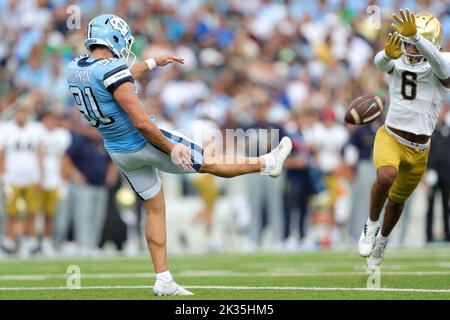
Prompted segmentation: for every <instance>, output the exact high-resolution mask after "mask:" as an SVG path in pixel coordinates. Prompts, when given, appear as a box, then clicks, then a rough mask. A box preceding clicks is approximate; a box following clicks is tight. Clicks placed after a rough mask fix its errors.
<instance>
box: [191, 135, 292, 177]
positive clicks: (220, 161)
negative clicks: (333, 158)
mask: <svg viewBox="0 0 450 320" xmlns="http://www.w3.org/2000/svg"><path fill="white" fill-rule="evenodd" d="M291 150H292V141H291V139H290V138H288V137H284V138H282V139H281V141H280V143H279V144H278V146H277V147H276V148H275V149H273V150H272V151H271V152H270V153H268V154H265V155H263V156H260V157H257V158H247V157H240V156H214V157H209V155H208V154H207V153H205V159H204V161H203V163H202V166H201V168H200V172H201V173H211V174H213V175H216V176H219V177H223V178H232V177H236V176H239V175H242V174H248V173H254V172H261V171H262V172H264V173H265V174H268V175H270V176H271V177H273V178H276V177H278V176H279V175H280V174H281V172H282V169H283V165H284V161H285V160H286V158H287V157H288V156H289V154H290V152H291Z"/></svg>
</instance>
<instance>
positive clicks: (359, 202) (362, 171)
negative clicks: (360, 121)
mask: <svg viewBox="0 0 450 320" xmlns="http://www.w3.org/2000/svg"><path fill="white" fill-rule="evenodd" d="M379 126H380V122H373V123H371V124H370V125H367V126H361V127H357V128H356V130H355V131H354V132H353V133H352V134H351V136H350V140H349V144H348V145H347V146H346V148H345V152H344V153H345V160H346V163H347V165H349V166H351V167H352V169H353V184H352V209H351V219H350V225H349V232H350V237H351V238H352V239H353V240H354V241H356V240H358V239H359V236H360V234H361V225H364V223H365V221H366V218H367V217H366V216H367V214H368V212H369V209H370V208H369V204H370V193H371V189H372V185H373V183H374V182H375V175H376V172H375V170H374V169H373V164H372V149H373V142H374V140H375V134H376V132H377V130H378V127H379Z"/></svg>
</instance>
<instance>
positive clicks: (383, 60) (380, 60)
mask: <svg viewBox="0 0 450 320" xmlns="http://www.w3.org/2000/svg"><path fill="white" fill-rule="evenodd" d="M373 62H374V63H375V67H377V69H378V70H380V71H383V72H387V73H391V72H392V71H393V70H394V67H395V64H394V61H392V59H391V58H389V57H388V56H387V55H386V54H385V53H384V50H382V51H380V52H378V53H377V55H376V56H375V58H374V59H373Z"/></svg>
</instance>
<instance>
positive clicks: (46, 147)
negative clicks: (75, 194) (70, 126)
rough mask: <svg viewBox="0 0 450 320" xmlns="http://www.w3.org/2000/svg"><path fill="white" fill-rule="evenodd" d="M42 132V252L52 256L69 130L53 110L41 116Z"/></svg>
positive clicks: (68, 144) (69, 137)
mask: <svg viewBox="0 0 450 320" xmlns="http://www.w3.org/2000/svg"><path fill="white" fill-rule="evenodd" d="M41 120H42V124H43V133H42V137H41V145H42V155H43V169H44V171H43V173H42V201H41V207H42V213H43V214H44V216H45V220H44V221H45V222H44V237H43V239H42V252H43V254H44V255H46V256H53V254H54V250H53V242H52V234H53V219H54V216H55V212H56V208H57V206H58V199H59V188H60V187H61V183H62V157H63V155H64V153H65V151H66V150H67V148H68V147H69V146H70V143H71V139H72V138H71V136H70V132H69V131H68V130H67V129H65V128H62V127H60V126H59V118H58V116H57V115H56V114H55V113H53V112H47V113H45V114H43V115H42V116H41Z"/></svg>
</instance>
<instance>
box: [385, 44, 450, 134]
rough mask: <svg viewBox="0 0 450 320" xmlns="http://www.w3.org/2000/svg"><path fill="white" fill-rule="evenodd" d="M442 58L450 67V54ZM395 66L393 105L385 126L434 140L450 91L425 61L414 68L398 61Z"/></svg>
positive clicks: (391, 92)
mask: <svg viewBox="0 0 450 320" xmlns="http://www.w3.org/2000/svg"><path fill="white" fill-rule="evenodd" d="M442 54H443V55H444V57H445V59H446V60H447V61H448V63H450V52H443V53H442ZM394 64H395V67H394V70H393V72H392V73H391V74H390V75H389V97H390V105H389V111H388V114H387V118H386V124H387V125H388V126H390V127H392V128H395V129H400V130H403V131H407V132H411V133H414V134H417V135H427V136H431V135H432V134H433V131H434V128H435V127H436V123H437V120H438V116H439V110H440V107H441V106H442V104H443V103H444V100H445V98H446V97H447V94H448V93H449V89H447V88H446V87H445V86H444V85H442V83H441V82H440V81H439V79H438V78H437V77H436V75H435V74H434V72H433V70H432V69H431V66H430V64H429V63H428V62H426V61H425V62H422V63H419V64H416V65H411V64H408V63H406V62H404V61H403V59H397V60H394Z"/></svg>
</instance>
